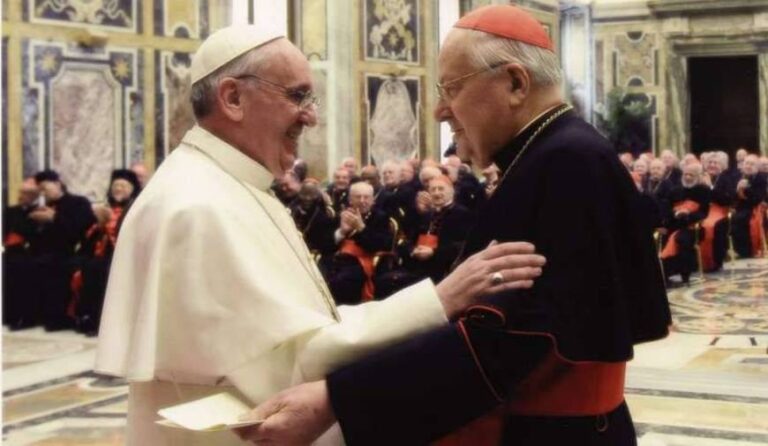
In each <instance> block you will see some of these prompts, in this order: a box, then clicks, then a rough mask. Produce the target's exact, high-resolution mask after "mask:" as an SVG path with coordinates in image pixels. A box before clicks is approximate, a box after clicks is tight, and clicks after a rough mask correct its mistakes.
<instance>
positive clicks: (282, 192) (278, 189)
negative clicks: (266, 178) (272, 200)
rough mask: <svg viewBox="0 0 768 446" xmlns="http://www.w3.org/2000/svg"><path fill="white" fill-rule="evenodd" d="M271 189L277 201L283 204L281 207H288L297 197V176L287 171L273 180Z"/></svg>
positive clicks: (291, 171) (298, 183) (299, 181)
mask: <svg viewBox="0 0 768 446" xmlns="http://www.w3.org/2000/svg"><path fill="white" fill-rule="evenodd" d="M273 188H274V191H275V195H276V196H277V199H278V200H280V202H281V203H283V206H285V207H290V206H291V204H292V203H293V202H294V201H296V198H298V196H299V189H301V180H299V175H298V174H296V172H294V171H293V170H289V171H287V172H285V175H283V176H282V177H280V178H277V179H275V182H274V184H273Z"/></svg>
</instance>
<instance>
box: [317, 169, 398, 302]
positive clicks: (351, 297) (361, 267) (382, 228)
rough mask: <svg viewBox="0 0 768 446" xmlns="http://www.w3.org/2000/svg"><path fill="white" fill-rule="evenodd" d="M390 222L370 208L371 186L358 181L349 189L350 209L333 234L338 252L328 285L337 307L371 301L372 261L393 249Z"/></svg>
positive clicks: (344, 211) (342, 213) (384, 215)
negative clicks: (338, 304)
mask: <svg viewBox="0 0 768 446" xmlns="http://www.w3.org/2000/svg"><path fill="white" fill-rule="evenodd" d="M393 237H394V234H393V233H392V230H391V228H390V226H389V218H388V217H387V216H386V214H384V213H383V212H381V211H379V210H376V209H374V208H373V186H371V185H370V184H368V183H366V182H364V181H360V182H357V183H355V184H353V185H352V186H350V188H349V207H348V208H347V209H345V210H343V211H341V214H340V215H339V229H337V230H336V232H335V233H334V239H335V241H336V243H337V244H338V251H337V253H336V255H335V256H334V258H333V264H332V266H331V271H330V272H329V274H328V284H329V286H330V288H331V292H332V293H333V297H334V298H335V299H336V302H337V303H344V304H354V303H359V302H367V301H369V300H372V299H373V294H374V289H373V273H374V262H373V260H374V257H375V256H376V254H378V253H381V252H389V251H390V250H391V248H392V239H393Z"/></svg>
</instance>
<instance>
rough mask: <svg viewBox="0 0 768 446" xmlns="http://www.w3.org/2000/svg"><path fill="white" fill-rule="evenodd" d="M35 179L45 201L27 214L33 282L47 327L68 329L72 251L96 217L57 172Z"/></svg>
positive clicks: (86, 203) (73, 257) (86, 201)
mask: <svg viewBox="0 0 768 446" xmlns="http://www.w3.org/2000/svg"><path fill="white" fill-rule="evenodd" d="M35 180H36V181H37V184H38V186H39V187H40V191H41V194H42V196H43V198H44V199H45V205H44V206H41V207H38V208H37V209H35V210H33V211H32V212H30V213H29V218H30V219H32V221H34V222H35V223H36V224H37V230H36V232H35V235H34V237H32V239H31V240H30V247H29V249H30V253H31V254H32V256H33V257H34V262H35V273H36V274H38V275H37V278H36V279H35V282H39V286H40V287H41V288H42V289H41V290H40V291H41V293H40V297H41V307H40V308H41V316H42V322H43V325H45V328H46V330H60V329H68V328H72V327H73V326H74V321H73V320H72V318H71V317H69V315H68V314H67V307H68V305H69V303H70V300H71V290H70V280H71V277H72V273H73V272H74V269H75V255H76V254H78V249H79V247H80V245H81V243H82V242H83V240H84V239H85V234H86V231H87V230H88V228H90V227H91V225H93V223H95V222H96V217H95V216H94V215H93V210H92V209H91V203H90V202H89V201H88V199H87V198H85V197H82V196H79V195H74V194H70V193H69V192H67V189H66V186H64V184H63V183H62V182H61V179H60V178H59V174H58V173H57V172H55V171H53V170H46V171H43V172H40V173H38V174H37V175H35Z"/></svg>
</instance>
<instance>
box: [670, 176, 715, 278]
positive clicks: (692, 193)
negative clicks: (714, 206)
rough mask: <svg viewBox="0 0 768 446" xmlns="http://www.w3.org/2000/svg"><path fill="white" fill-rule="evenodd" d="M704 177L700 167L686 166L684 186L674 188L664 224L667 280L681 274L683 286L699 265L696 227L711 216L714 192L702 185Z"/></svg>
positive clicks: (683, 177)
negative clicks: (711, 201) (710, 210)
mask: <svg viewBox="0 0 768 446" xmlns="http://www.w3.org/2000/svg"><path fill="white" fill-rule="evenodd" d="M703 173H704V172H703V169H702V167H701V164H698V163H687V164H685V165H684V166H683V176H682V179H681V182H682V184H681V185H680V186H675V187H673V188H672V190H671V191H670V193H669V207H668V208H667V210H666V217H665V224H664V226H665V229H666V232H667V234H666V237H665V245H664V249H663V250H662V252H661V260H662V263H663V265H664V273H665V275H666V277H667V278H669V277H671V276H673V275H676V274H679V275H680V277H681V278H682V279H683V283H688V281H689V278H690V276H691V273H692V272H693V271H695V270H696V266H697V265H698V261H697V259H696V250H695V244H696V237H697V235H696V230H697V229H696V228H695V225H696V223H699V222H701V221H702V220H704V217H706V216H707V214H708V213H709V201H710V198H711V191H710V189H709V187H708V186H706V185H704V184H701V177H702V174H703Z"/></svg>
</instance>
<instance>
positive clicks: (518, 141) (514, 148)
mask: <svg viewBox="0 0 768 446" xmlns="http://www.w3.org/2000/svg"><path fill="white" fill-rule="evenodd" d="M565 107H568V104H560V105H556V106H554V107H552V108H550V109H549V110H547V111H545V112H543V113H542V114H540V115H539V116H537V117H535V118H533V120H531V122H529V123H528V124H526V126H525V127H523V129H522V130H521V131H520V132H518V134H517V136H515V137H514V138H512V141H510V142H509V143H508V144H507V145H506V146H504V147H502V149H501V150H499V151H498V153H496V155H495V156H494V157H493V162H494V163H495V164H496V166H497V167H498V168H499V170H501V171H502V172H504V171H505V170H506V169H507V167H509V165H510V164H511V163H512V160H514V159H515V156H517V154H518V152H520V150H521V149H522V148H523V146H524V145H525V142H526V141H528V138H530V137H531V135H533V134H534V133H535V132H536V129H538V128H539V125H541V124H542V123H543V122H544V121H546V120H547V119H548V118H549V117H550V116H552V115H554V114H555V113H557V112H559V111H560V110H562V109H563V108H565Z"/></svg>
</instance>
